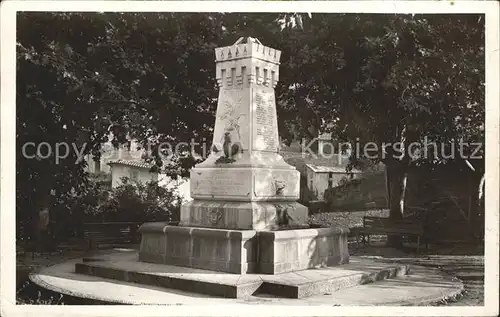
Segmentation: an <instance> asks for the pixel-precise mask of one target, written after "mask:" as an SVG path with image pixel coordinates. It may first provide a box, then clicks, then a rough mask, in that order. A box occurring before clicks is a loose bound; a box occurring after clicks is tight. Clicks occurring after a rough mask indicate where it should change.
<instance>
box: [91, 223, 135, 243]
mask: <svg viewBox="0 0 500 317" xmlns="http://www.w3.org/2000/svg"><path fill="white" fill-rule="evenodd" d="M141 224H142V223H140V222H87V223H84V224H83V235H84V239H85V242H86V243H87V244H88V247H89V249H97V248H99V245H100V244H127V243H137V242H139V241H140V235H139V234H138V231H137V229H138V228H139V226H140V225H141Z"/></svg>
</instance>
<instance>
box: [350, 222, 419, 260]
mask: <svg viewBox="0 0 500 317" xmlns="http://www.w3.org/2000/svg"><path fill="white" fill-rule="evenodd" d="M355 235H356V243H357V246H358V248H359V240H360V239H359V238H360V237H361V236H363V243H364V244H366V238H368V245H369V244H370V235H387V236H391V235H399V236H404V237H410V236H411V237H417V252H418V251H419V250H420V239H421V238H422V237H423V235H424V225H423V223H422V222H417V221H411V222H410V221H408V220H399V221H394V220H392V219H389V218H382V217H370V216H365V217H363V227H360V228H356V230H355ZM425 247H426V249H427V247H428V246H427V243H426V244H425Z"/></svg>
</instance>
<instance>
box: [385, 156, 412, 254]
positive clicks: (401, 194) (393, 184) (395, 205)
mask: <svg viewBox="0 0 500 317" xmlns="http://www.w3.org/2000/svg"><path fill="white" fill-rule="evenodd" d="M387 172H388V173H387V175H388V177H387V178H388V183H389V186H388V188H389V193H388V196H389V218H390V219H392V220H395V221H399V220H402V219H403V215H404V203H405V193H406V181H407V178H408V169H407V166H405V164H404V163H402V162H397V161H391V162H390V163H388V164H387ZM387 245H389V246H392V247H397V248H400V247H402V241H401V237H400V236H388V237H387Z"/></svg>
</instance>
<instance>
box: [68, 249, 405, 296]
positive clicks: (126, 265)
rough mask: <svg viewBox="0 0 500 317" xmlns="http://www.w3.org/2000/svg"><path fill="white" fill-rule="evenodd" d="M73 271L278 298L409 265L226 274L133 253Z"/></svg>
mask: <svg viewBox="0 0 500 317" xmlns="http://www.w3.org/2000/svg"><path fill="white" fill-rule="evenodd" d="M75 272H76V273H79V274H85V275H90V276H96V277H100V278H108V279H114V280H119V281H123V282H132V283H138V284H142V285H151V286H159V287H163V288H167V289H176V290H181V291H187V292H194V293H198V294H205V295H211V296H216V297H225V298H247V297H249V296H252V295H256V294H269V295H274V296H278V297H282V298H306V297H310V296H314V295H322V294H325V293H331V292H335V291H339V290H342V289H346V288H350V287H355V286H357V285H362V284H367V283H372V282H376V281H380V280H385V279H389V278H393V277H398V276H403V275H406V274H408V272H409V266H408V265H404V264H390V263H381V262H376V261H371V260H366V259H365V260H363V261H358V260H356V259H355V260H353V261H352V262H351V263H349V264H346V265H342V266H338V267H329V268H320V269H311V270H305V271H302V272H301V273H300V274H297V273H294V272H290V273H284V274H279V275H266V274H264V275H259V274H245V275H239V274H228V273H220V272H213V271H206V270H199V269H192V268H182V267H178V266H171V265H161V264H145V263H142V262H138V261H137V258H136V256H135V254H130V253H129V254H115V255H111V256H109V258H106V257H104V258H102V259H100V261H86V262H83V263H81V262H80V263H76V264H75Z"/></svg>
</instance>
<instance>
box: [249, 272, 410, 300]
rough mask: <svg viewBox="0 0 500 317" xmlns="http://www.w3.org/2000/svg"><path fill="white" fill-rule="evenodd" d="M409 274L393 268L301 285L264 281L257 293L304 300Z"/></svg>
mask: <svg viewBox="0 0 500 317" xmlns="http://www.w3.org/2000/svg"><path fill="white" fill-rule="evenodd" d="M408 273H409V267H408V266H404V265H402V266H395V267H390V268H386V269H382V270H380V271H376V272H367V273H356V274H351V275H344V276H338V277H334V278H330V279H324V280H315V281H311V282H307V283H302V284H293V283H287V282H286V281H279V282H271V281H266V282H264V283H263V285H262V286H261V287H260V289H259V292H260V293H264V294H270V295H279V296H280V297H286V298H305V297H310V296H314V295H321V294H329V293H333V292H336V291H339V290H343V289H346V288H351V287H355V286H358V285H364V284H369V283H374V282H378V281H382V280H386V279H390V278H397V277H401V276H403V275H406V274H408ZM298 274H299V273H298Z"/></svg>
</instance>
